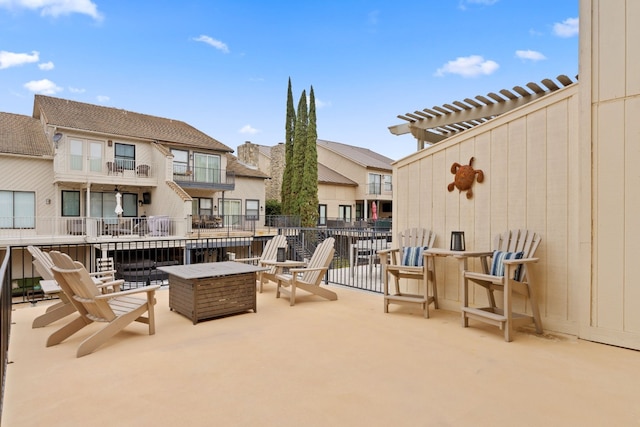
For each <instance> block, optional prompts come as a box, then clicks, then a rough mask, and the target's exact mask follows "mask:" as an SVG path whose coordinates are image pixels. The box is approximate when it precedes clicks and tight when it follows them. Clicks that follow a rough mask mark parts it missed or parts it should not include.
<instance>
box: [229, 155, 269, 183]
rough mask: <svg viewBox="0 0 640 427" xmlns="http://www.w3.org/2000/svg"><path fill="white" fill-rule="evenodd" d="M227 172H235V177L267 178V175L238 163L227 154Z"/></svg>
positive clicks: (235, 158)
mask: <svg viewBox="0 0 640 427" xmlns="http://www.w3.org/2000/svg"><path fill="white" fill-rule="evenodd" d="M227 170H228V171H232V172H235V173H236V176H244V177H248V178H263V179H266V178H269V175H267V174H266V173H264V172H262V171H260V170H258V169H257V168H252V167H249V166H247V165H245V164H243V163H240V161H239V160H238V158H237V157H236V156H234V155H232V154H227Z"/></svg>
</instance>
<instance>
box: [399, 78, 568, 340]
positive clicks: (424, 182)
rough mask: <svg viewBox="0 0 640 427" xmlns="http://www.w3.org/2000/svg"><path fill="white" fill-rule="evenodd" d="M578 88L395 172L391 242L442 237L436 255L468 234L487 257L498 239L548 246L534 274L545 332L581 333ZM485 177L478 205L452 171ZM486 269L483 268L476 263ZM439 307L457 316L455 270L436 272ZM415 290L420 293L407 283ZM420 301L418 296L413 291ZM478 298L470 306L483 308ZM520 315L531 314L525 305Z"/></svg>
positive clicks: (444, 265) (445, 265)
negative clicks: (528, 235) (456, 184)
mask: <svg viewBox="0 0 640 427" xmlns="http://www.w3.org/2000/svg"><path fill="white" fill-rule="evenodd" d="M577 94H578V88H577V85H573V86H571V87H568V88H565V89H562V90H560V91H558V92H555V93H554V94H551V95H548V96H546V97H544V98H542V99H540V100H537V101H534V102H532V103H530V104H528V105H525V106H523V107H520V108H519V109H516V110H514V111H512V112H510V113H508V114H505V115H503V116H501V117H498V118H496V119H494V120H493V121H491V122H489V123H487V124H486V125H483V126H480V127H478V128H476V129H472V130H469V131H466V132H464V133H463V134H461V135H459V136H457V137H452V138H450V139H448V140H446V141H444V142H441V143H439V144H436V145H434V146H432V147H428V148H426V149H424V150H421V151H419V152H417V153H416V154H413V155H411V156H409V157H406V158H404V159H402V160H400V161H398V162H397V163H396V164H395V165H394V178H395V185H394V199H393V218H394V222H393V227H394V230H393V231H394V235H397V233H398V231H399V230H403V229H405V228H409V227H425V228H429V229H432V230H434V231H435V232H436V233H437V239H436V246H437V247H448V246H449V241H450V236H451V231H454V230H461V231H464V232H465V237H466V243H467V248H468V249H471V250H490V249H492V248H491V244H492V242H493V238H494V236H495V235H496V234H498V233H502V232H504V231H505V230H508V229H524V228H526V229H530V230H533V231H535V232H537V233H539V234H541V236H542V244H541V246H540V248H539V249H538V252H537V253H536V256H537V257H539V258H540V262H539V264H537V265H536V266H535V267H534V268H535V273H536V277H537V278H538V289H539V293H538V297H539V302H540V307H541V311H542V316H543V322H544V324H545V328H547V329H548V330H556V331H561V332H567V333H576V332H577V318H578V316H577V314H578V313H577V304H578V298H577V297H576V292H577V289H576V287H575V286H573V285H574V284H575V280H574V279H575V278H576V277H577V274H578V269H579V263H578V262H577V261H578V254H577V253H576V251H573V250H572V248H576V247H577V246H578V243H577V242H578V221H577V218H578V215H579V212H578V206H579V205H578V201H579V192H578V189H579V183H578V181H577V177H578V160H577V159H578V125H577V117H578V96H577ZM471 157H475V162H474V167H475V168H476V169H481V170H483V172H484V175H485V180H484V182H483V183H481V184H480V183H475V184H474V186H473V198H472V199H467V198H466V195H465V193H459V192H458V190H454V191H453V192H449V191H448V190H447V185H448V184H449V183H450V182H453V178H454V175H453V174H452V173H451V165H452V164H453V163H455V162H457V163H460V164H468V162H469V159H470V158H471ZM470 266H471V267H472V268H474V269H478V270H479V269H480V265H479V263H478V261H477V260H474V261H472V262H470ZM436 269H437V279H438V296H439V300H440V305H441V307H444V308H446V309H451V310H459V308H460V289H459V273H458V263H457V261H456V260H454V259H450V258H445V259H438V260H437V262H436ZM406 285H407V286H408V287H410V288H411V287H413V288H415V286H416V283H415V282H414V283H407V284H406ZM412 290H413V291H415V289H412ZM485 301H486V293H485V292H484V291H482V292H481V291H480V290H479V289H478V290H476V292H474V294H473V295H472V304H476V303H477V304H484V303H485ZM514 308H515V309H516V310H525V311H528V307H525V304H524V302H523V300H518V302H517V303H516V304H515V305H514Z"/></svg>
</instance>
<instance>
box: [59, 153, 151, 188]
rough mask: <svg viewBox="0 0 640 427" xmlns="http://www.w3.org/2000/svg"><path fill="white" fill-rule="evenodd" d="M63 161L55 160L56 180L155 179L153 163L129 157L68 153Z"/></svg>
mask: <svg viewBox="0 0 640 427" xmlns="http://www.w3.org/2000/svg"><path fill="white" fill-rule="evenodd" d="M64 160H65V161H60V162H56V168H55V180H56V181H71V182H73V181H77V180H79V179H86V178H87V177H91V179H96V177H105V178H106V177H114V178H115V177H118V178H126V179H128V180H130V181H131V182H132V183H134V182H138V181H139V180H143V179H147V180H148V179H150V178H153V179H155V178H156V177H157V171H156V167H155V165H152V164H150V163H149V162H145V161H138V160H129V159H113V158H112V159H103V158H101V157H100V158H91V157H89V158H84V157H83V156H74V155H69V156H68V157H65V158H64Z"/></svg>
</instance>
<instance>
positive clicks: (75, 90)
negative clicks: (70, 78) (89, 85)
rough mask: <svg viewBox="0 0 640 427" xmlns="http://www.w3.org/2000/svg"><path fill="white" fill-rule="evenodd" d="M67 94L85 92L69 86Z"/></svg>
mask: <svg viewBox="0 0 640 427" xmlns="http://www.w3.org/2000/svg"><path fill="white" fill-rule="evenodd" d="M69 92H71V93H84V92H85V90H84V89H80V88H77V87H71V86H69Z"/></svg>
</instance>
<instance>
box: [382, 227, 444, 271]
mask: <svg viewBox="0 0 640 427" xmlns="http://www.w3.org/2000/svg"><path fill="white" fill-rule="evenodd" d="M435 241H436V233H434V232H432V231H431V230H427V229H426V228H408V229H406V230H404V231H401V232H399V233H398V243H397V245H398V246H397V247H398V248H399V249H400V251H399V252H393V253H392V254H391V255H392V256H391V260H390V261H391V264H394V265H399V264H401V262H400V261H401V260H402V251H403V248H409V247H417V246H423V247H424V246H427V247H429V248H432V247H433V245H434V244H435Z"/></svg>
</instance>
